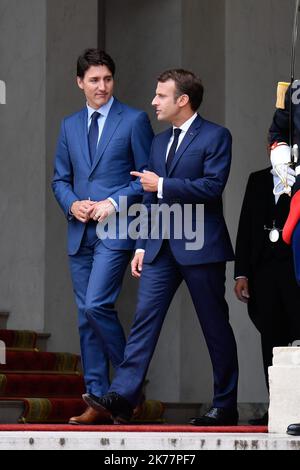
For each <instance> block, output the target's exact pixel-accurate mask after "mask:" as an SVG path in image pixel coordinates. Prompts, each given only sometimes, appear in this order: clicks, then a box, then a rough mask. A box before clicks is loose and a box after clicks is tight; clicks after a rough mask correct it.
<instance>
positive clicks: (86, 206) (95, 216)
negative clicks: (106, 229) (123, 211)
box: [71, 199, 115, 224]
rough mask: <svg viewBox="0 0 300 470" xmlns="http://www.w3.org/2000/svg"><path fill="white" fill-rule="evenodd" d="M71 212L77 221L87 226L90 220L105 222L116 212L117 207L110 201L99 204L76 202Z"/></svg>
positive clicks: (85, 201)
mask: <svg viewBox="0 0 300 470" xmlns="http://www.w3.org/2000/svg"><path fill="white" fill-rule="evenodd" d="M71 212H72V214H73V215H74V217H75V218H76V219H77V220H79V221H80V222H83V223H84V224H86V223H87V222H88V221H89V220H95V221H98V222H103V221H104V220H105V219H106V218H107V217H109V216H110V215H111V214H113V213H114V212H115V207H114V205H113V204H112V203H111V202H110V201H109V200H108V199H105V200H103V201H99V202H96V201H89V200H88V201H87V200H84V201H76V202H74V203H73V205H72V207H71Z"/></svg>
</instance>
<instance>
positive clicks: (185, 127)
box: [157, 113, 197, 199]
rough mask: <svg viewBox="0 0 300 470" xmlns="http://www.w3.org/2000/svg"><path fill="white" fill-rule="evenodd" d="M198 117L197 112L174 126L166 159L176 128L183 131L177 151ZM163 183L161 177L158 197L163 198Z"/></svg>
mask: <svg viewBox="0 0 300 470" xmlns="http://www.w3.org/2000/svg"><path fill="white" fill-rule="evenodd" d="M196 117H197V113H195V114H193V116H192V117H190V118H189V119H188V120H187V121H185V122H184V123H183V124H182V125H181V126H180V127H175V126H173V132H172V136H171V138H170V140H169V143H168V146H167V152H166V157H165V159H166V161H167V156H168V154H169V151H170V148H171V145H172V143H173V140H174V129H181V133H180V135H179V139H178V145H177V148H176V151H177V149H178V147H179V146H180V144H181V142H182V141H183V139H184V137H185V135H186V133H187V131H188V130H189V128H190V127H191V125H192V123H193V122H194V121H195V119H196ZM163 184H164V179H163V178H159V180H158V191H157V197H158V199H162V198H163Z"/></svg>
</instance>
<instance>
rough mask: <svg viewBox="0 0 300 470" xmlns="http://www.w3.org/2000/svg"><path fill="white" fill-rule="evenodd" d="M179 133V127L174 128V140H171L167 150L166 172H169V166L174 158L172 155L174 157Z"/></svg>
mask: <svg viewBox="0 0 300 470" xmlns="http://www.w3.org/2000/svg"><path fill="white" fill-rule="evenodd" d="M180 133H181V129H174V140H173V143H172V145H171V147H170V150H169V153H168V156H167V173H168V174H169V173H170V168H171V165H172V161H173V160H174V157H175V153H176V149H177V145H178V139H179V136H180Z"/></svg>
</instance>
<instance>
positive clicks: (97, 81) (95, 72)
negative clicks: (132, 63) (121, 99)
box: [77, 65, 114, 109]
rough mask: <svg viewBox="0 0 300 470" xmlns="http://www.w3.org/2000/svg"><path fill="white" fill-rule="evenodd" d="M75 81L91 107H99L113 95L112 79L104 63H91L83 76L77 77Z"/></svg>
mask: <svg viewBox="0 0 300 470" xmlns="http://www.w3.org/2000/svg"><path fill="white" fill-rule="evenodd" d="M77 83H78V86H79V88H81V90H83V91H84V94H85V96H86V99H87V102H88V105H89V106H91V108H94V109H99V108H100V107H101V106H103V105H104V104H106V103H107V102H108V101H109V100H110V98H111V97H112V95H113V90H114V79H113V76H112V73H111V72H110V70H109V69H108V67H106V65H91V67H90V68H89V69H88V70H87V71H86V72H85V75H84V77H83V78H80V77H77Z"/></svg>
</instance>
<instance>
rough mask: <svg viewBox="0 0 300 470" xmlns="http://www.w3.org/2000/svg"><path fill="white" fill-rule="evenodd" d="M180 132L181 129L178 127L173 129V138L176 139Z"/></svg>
mask: <svg viewBox="0 0 300 470" xmlns="http://www.w3.org/2000/svg"><path fill="white" fill-rule="evenodd" d="M180 133H181V129H179V128H176V129H174V137H175V139H178V137H179V136H180Z"/></svg>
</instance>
